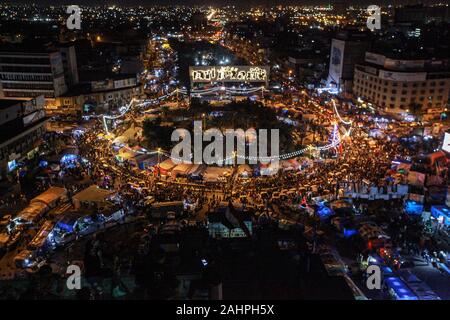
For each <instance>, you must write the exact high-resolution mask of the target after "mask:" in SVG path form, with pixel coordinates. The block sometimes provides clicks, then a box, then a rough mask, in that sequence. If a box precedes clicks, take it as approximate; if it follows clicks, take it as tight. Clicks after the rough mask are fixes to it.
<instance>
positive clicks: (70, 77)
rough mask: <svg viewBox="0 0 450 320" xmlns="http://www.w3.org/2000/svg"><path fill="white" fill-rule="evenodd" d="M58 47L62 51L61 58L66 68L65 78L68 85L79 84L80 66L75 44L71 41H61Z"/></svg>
mask: <svg viewBox="0 0 450 320" xmlns="http://www.w3.org/2000/svg"><path fill="white" fill-rule="evenodd" d="M56 48H57V49H58V50H59V51H60V52H61V58H62V63H63V68H64V78H65V80H66V85H67V87H69V88H70V87H71V86H74V85H76V84H78V81H79V79H78V66H77V55H76V52H75V45H74V44H73V43H71V42H67V43H60V44H58V45H56Z"/></svg>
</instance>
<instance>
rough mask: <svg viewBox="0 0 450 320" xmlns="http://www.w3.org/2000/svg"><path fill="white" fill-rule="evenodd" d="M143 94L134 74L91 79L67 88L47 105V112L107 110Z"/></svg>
mask: <svg viewBox="0 0 450 320" xmlns="http://www.w3.org/2000/svg"><path fill="white" fill-rule="evenodd" d="M142 94H143V89H142V85H141V84H140V83H139V82H138V79H137V77H136V76H135V75H133V76H131V75H130V76H125V75H124V76H117V77H116V78H114V79H105V80H103V81H91V82H90V83H87V84H84V85H79V86H76V87H74V88H73V89H72V90H69V91H68V92H67V93H65V94H64V95H62V96H60V97H58V98H56V99H55V103H54V104H53V105H47V107H46V110H47V112H48V114H57V113H64V114H72V115H80V114H82V113H84V112H91V111H95V110H105V111H107V110H109V109H111V108H116V107H120V106H122V105H125V104H127V103H129V102H130V101H131V99H132V98H139V97H140V96H141V95H142Z"/></svg>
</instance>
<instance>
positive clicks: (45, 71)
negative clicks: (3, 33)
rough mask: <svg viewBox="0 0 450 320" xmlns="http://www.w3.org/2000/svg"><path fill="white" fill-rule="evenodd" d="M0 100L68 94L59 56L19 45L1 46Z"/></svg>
mask: <svg viewBox="0 0 450 320" xmlns="http://www.w3.org/2000/svg"><path fill="white" fill-rule="evenodd" d="M0 84H1V90H0V97H3V98H33V97H37V96H41V95H43V96H44V97H45V98H46V99H48V100H52V99H54V98H56V97H58V96H60V95H62V94H64V93H65V92H66V91H67V84H66V80H65V77H64V65H63V59H62V54H61V52H60V51H58V50H56V49H47V48H33V47H29V46H22V45H4V46H1V47H0Z"/></svg>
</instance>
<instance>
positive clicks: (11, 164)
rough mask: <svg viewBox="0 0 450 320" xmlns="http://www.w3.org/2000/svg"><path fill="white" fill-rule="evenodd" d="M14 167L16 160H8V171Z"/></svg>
mask: <svg viewBox="0 0 450 320" xmlns="http://www.w3.org/2000/svg"><path fill="white" fill-rule="evenodd" d="M15 168H17V162H16V160H13V161H9V162H8V172H11V171H13V170H14V169H15Z"/></svg>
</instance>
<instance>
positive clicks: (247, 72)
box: [189, 66, 269, 83]
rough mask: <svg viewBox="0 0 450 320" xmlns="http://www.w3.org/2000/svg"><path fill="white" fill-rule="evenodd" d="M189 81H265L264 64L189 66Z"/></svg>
mask: <svg viewBox="0 0 450 320" xmlns="http://www.w3.org/2000/svg"><path fill="white" fill-rule="evenodd" d="M189 75H190V78H191V82H192V83H194V82H212V81H221V82H267V81H268V80H269V67H266V66H259V67H258V66H220V67H219V66H207V67H189Z"/></svg>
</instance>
